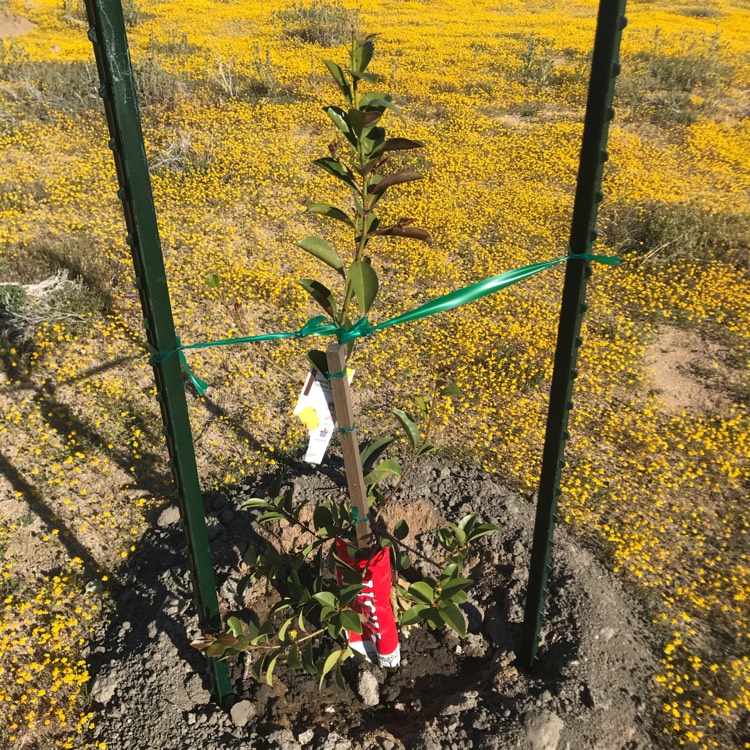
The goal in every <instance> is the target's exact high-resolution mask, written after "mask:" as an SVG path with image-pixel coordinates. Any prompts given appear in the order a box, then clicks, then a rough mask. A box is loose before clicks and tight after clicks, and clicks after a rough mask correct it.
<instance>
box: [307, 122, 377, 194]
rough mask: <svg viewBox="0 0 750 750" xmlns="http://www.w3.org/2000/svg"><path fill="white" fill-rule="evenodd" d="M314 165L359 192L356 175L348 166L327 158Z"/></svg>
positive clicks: (316, 161) (316, 160)
mask: <svg viewBox="0 0 750 750" xmlns="http://www.w3.org/2000/svg"><path fill="white" fill-rule="evenodd" d="M373 130H375V128H373ZM313 164H316V165H317V166H319V167H320V168H321V169H325V171H326V172H328V174H330V175H333V176H334V177H337V178H338V179H339V180H341V181H342V182H344V183H346V184H347V185H348V186H349V187H350V188H351V189H352V190H354V191H355V192H356V191H357V190H359V186H358V185H357V182H356V180H355V179H354V174H352V171H351V170H350V169H349V168H348V167H347V166H345V165H344V164H342V163H341V162H340V161H339V160H338V159H334V158H333V157H330V156H326V157H324V158H322V159H315V160H314V161H313Z"/></svg>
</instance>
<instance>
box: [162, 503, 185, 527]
mask: <svg viewBox="0 0 750 750" xmlns="http://www.w3.org/2000/svg"><path fill="white" fill-rule="evenodd" d="M179 520H180V509H179V508H178V507H177V506H176V505H170V506H169V507H168V508H164V510H163V511H162V512H161V513H160V514H159V518H158V519H157V520H156V525H157V526H159V527H161V528H164V527H165V526H171V525H172V524H175V523H177V521H179Z"/></svg>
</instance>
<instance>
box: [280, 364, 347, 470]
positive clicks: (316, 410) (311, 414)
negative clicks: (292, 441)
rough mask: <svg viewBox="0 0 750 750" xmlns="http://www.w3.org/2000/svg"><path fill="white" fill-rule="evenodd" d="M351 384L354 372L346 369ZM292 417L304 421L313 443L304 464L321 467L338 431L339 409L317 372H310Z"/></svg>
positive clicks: (325, 381) (306, 454) (309, 444)
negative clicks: (337, 409) (336, 408)
mask: <svg viewBox="0 0 750 750" xmlns="http://www.w3.org/2000/svg"><path fill="white" fill-rule="evenodd" d="M346 375H347V377H348V378H349V382H350V383H351V382H352V378H353V377H354V370H352V369H351V368H350V367H349V368H347V370H346ZM293 414H294V415H295V416H297V417H299V418H300V420H302V423H303V424H304V425H305V427H307V429H308V430H309V432H310V442H309V443H308V446H307V453H305V461H307V463H310V464H319V463H320V462H321V461H322V460H323V457H324V456H325V453H326V449H327V448H328V444H329V443H330V442H331V438H332V437H333V431H334V429H335V428H336V410H335V408H334V406H333V391H332V390H331V384H330V382H329V381H328V380H326V379H325V377H323V375H321V374H320V373H319V372H318V371H317V370H315V369H311V370H310V372H308V373H307V378H306V379H305V385H304V386H303V388H302V393H300V395H299V398H298V399H297V405H296V406H295V407H294V412H293Z"/></svg>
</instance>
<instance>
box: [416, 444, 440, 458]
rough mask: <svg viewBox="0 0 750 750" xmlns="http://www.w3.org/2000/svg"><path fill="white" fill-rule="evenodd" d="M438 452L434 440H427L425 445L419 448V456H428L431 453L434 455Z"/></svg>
mask: <svg viewBox="0 0 750 750" xmlns="http://www.w3.org/2000/svg"><path fill="white" fill-rule="evenodd" d="M436 450H437V446H436V445H435V444H434V443H433V442H432V440H425V441H424V443H422V445H421V446H420V447H419V450H418V451H417V456H427V455H428V454H430V453H434V452H435V451H436Z"/></svg>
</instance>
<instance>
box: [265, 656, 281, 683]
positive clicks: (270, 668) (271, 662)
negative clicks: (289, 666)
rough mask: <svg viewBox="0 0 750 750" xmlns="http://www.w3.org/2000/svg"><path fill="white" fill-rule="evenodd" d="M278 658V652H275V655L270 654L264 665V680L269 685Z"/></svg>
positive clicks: (271, 681)
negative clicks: (266, 664)
mask: <svg viewBox="0 0 750 750" xmlns="http://www.w3.org/2000/svg"><path fill="white" fill-rule="evenodd" d="M278 660H279V653H278V651H277V652H276V655H275V656H272V657H271V659H270V660H269V662H268V666H267V667H266V682H267V683H268V684H269V685H273V670H274V668H275V667H276V662H277V661H278Z"/></svg>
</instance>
